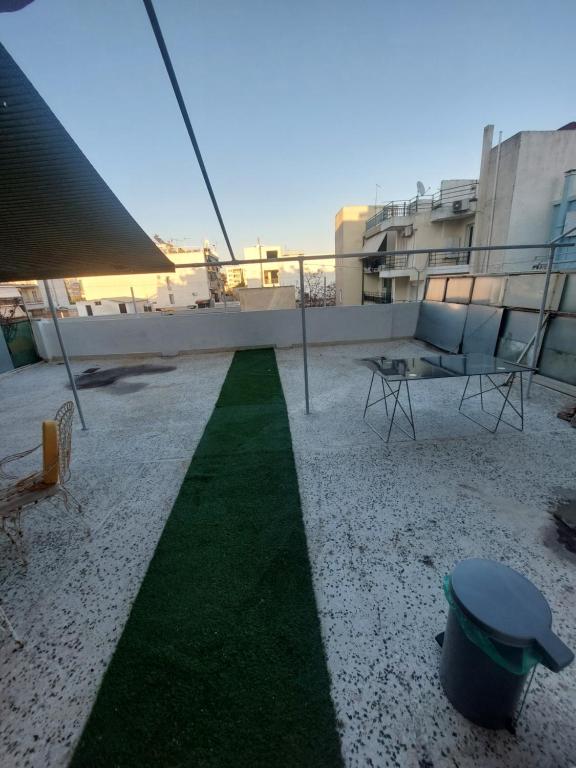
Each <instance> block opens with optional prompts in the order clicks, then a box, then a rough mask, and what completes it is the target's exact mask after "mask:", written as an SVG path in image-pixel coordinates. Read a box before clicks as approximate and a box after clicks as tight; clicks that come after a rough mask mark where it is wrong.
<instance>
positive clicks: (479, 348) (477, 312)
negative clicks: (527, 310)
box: [462, 304, 504, 355]
mask: <svg viewBox="0 0 576 768" xmlns="http://www.w3.org/2000/svg"><path fill="white" fill-rule="evenodd" d="M503 313H504V310H503V309H502V308H501V307H485V306H482V305H480V304H470V305H469V307H468V314H467V316H466V325H465V326H464V335H463V338H462V352H482V353H483V354H485V355H494V353H495V352H496V345H497V343H498V334H499V332H500V325H501V323H502V315H503Z"/></svg>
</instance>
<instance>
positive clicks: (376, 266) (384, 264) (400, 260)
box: [364, 253, 408, 273]
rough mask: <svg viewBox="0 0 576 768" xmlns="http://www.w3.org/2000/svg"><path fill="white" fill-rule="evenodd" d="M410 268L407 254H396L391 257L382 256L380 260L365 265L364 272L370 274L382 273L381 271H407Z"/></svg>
mask: <svg viewBox="0 0 576 768" xmlns="http://www.w3.org/2000/svg"><path fill="white" fill-rule="evenodd" d="M407 266H408V254H407V253H395V254H392V255H391V256H387V255H382V256H381V257H380V258H379V259H376V260H375V261H371V262H369V263H367V264H365V265H364V271H365V272H368V273H373V272H380V270H381V269H406V267H407Z"/></svg>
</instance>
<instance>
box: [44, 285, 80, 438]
mask: <svg viewBox="0 0 576 768" xmlns="http://www.w3.org/2000/svg"><path fill="white" fill-rule="evenodd" d="M42 282H43V283H44V290H45V291H46V298H47V299H48V306H49V307H50V314H51V315H52V320H53V321H54V328H55V329H56V336H58V343H59V344H60V350H61V351H62V357H63V358H64V365H65V366H66V370H67V371H68V379H69V381H70V386H71V387H72V394H73V395H74V400H75V401H76V407H77V408H78V416H80V421H81V422H82V429H84V430H86V429H88V427H87V426H86V422H85V421H84V414H83V413H82V406H81V405H80V398H79V397H78V390H77V389H76V382H75V381H74V375H73V374H72V369H71V368H70V360H69V359H68V353H67V352H66V347H65V346H64V341H63V339H62V334H61V333H60V324H59V322H58V315H57V314H56V307H55V306H54V301H53V300H52V294H51V293H50V286H49V285H48V280H43V281H42Z"/></svg>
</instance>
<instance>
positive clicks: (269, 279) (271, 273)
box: [264, 269, 280, 285]
mask: <svg viewBox="0 0 576 768" xmlns="http://www.w3.org/2000/svg"><path fill="white" fill-rule="evenodd" d="M279 274H280V272H279V270H278V269H269V270H267V271H266V272H264V285H278V283H279V282H280V279H279V277H278V276H279Z"/></svg>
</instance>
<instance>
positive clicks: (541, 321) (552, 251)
mask: <svg viewBox="0 0 576 768" xmlns="http://www.w3.org/2000/svg"><path fill="white" fill-rule="evenodd" d="M556 248H557V246H556V245H555V244H554V243H552V244H551V245H550V254H549V256H548V267H547V268H546V279H545V280H544V290H543V291H542V301H541V302H540V312H539V313H538V324H537V326H536V336H535V337H534V349H533V350H532V363H531V365H532V368H536V364H537V363H538V354H539V352H540V341H541V336H542V328H543V326H544V314H545V312H546V302H547V300H548V289H549V287H550V276H551V274H552V267H553V266H554V256H555V254H556ZM533 376H534V371H530V373H529V374H528V384H527V385H526V398H527V399H528V398H529V397H530V388H531V386H532V378H533Z"/></svg>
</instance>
